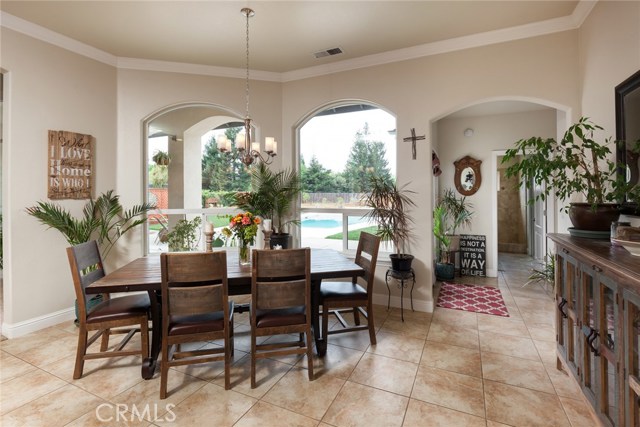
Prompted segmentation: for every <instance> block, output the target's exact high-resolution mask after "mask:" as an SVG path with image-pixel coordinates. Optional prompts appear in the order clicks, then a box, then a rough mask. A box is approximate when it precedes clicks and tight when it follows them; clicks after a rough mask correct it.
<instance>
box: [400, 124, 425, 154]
mask: <svg viewBox="0 0 640 427" xmlns="http://www.w3.org/2000/svg"><path fill="white" fill-rule="evenodd" d="M423 139H424V135H422V136H416V129H415V128H411V136H408V137H406V138H404V139H403V141H405V142H409V141H411V154H412V155H413V160H415V159H416V141H421V140H423Z"/></svg>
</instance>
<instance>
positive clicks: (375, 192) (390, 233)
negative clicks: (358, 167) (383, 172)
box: [364, 176, 415, 271]
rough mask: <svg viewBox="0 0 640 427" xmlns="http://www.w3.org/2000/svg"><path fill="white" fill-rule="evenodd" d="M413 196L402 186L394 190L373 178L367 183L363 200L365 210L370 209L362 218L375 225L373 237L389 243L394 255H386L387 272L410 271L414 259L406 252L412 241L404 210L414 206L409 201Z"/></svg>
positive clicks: (408, 220) (388, 183)
mask: <svg viewBox="0 0 640 427" xmlns="http://www.w3.org/2000/svg"><path fill="white" fill-rule="evenodd" d="M414 193H415V192H414V191H411V190H408V189H407V188H406V185H404V186H402V187H398V186H397V184H395V183H393V182H389V181H386V180H384V179H382V178H380V177H375V176H374V177H372V178H371V180H370V190H369V192H368V193H366V194H365V196H364V204H365V206H367V207H369V208H371V210H370V211H369V212H368V213H367V214H366V215H365V216H364V217H365V218H368V219H370V220H372V221H374V222H375V223H376V224H377V225H378V229H377V231H376V234H377V235H378V236H380V237H381V239H382V240H383V241H386V242H393V246H394V247H395V249H396V251H397V253H393V254H390V255H389V257H390V258H391V268H392V269H393V270H395V271H409V270H411V263H412V262H413V259H414V256H413V255H411V254H409V253H407V252H406V250H407V246H408V243H409V241H410V240H411V239H412V238H413V230H412V225H413V219H412V218H411V216H410V215H409V213H408V212H407V210H408V209H409V208H411V207H414V206H415V203H414V202H413V200H411V199H410V197H409V195H410V194H414Z"/></svg>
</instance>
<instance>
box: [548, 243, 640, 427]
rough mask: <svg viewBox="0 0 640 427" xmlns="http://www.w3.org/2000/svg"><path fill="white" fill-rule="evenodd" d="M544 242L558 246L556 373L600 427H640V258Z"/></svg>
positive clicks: (601, 247)
mask: <svg viewBox="0 0 640 427" xmlns="http://www.w3.org/2000/svg"><path fill="white" fill-rule="evenodd" d="M547 237H548V238H549V239H551V240H552V241H553V242H554V243H555V244H556V251H555V252H556V255H555V260H556V266H555V268H556V272H555V296H556V305H557V308H558V310H557V311H556V340H557V344H558V369H560V368H561V366H562V365H564V366H565V368H566V369H567V370H568V371H569V372H570V374H572V375H573V376H574V378H575V379H576V381H577V382H578V384H579V385H580V387H581V388H582V392H583V393H584V395H585V396H586V398H587V400H588V401H589V402H590V403H591V405H592V406H593V408H594V410H595V412H596V414H597V415H598V417H599V418H600V420H601V421H602V423H603V424H604V425H608V426H629V427H640V415H639V413H640V345H639V341H640V257H635V256H632V255H631V254H630V253H629V252H627V250H626V249H624V248H622V247H619V246H612V245H611V243H610V242H609V240H596V239H586V238H579V237H572V236H569V235H565V234H549V235H548V236H547Z"/></svg>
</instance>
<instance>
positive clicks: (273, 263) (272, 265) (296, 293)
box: [251, 248, 311, 316]
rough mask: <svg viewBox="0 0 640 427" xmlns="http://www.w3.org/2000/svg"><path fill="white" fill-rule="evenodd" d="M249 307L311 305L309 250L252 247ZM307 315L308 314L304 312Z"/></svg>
mask: <svg viewBox="0 0 640 427" xmlns="http://www.w3.org/2000/svg"><path fill="white" fill-rule="evenodd" d="M251 269H252V274H251V306H252V307H253V308H254V310H252V311H251V315H252V316H255V315H256V310H263V309H268V310H271V309H278V308H289V307H298V306H303V305H304V306H306V308H307V310H309V308H310V306H311V250H310V249H309V248H302V249H280V250H269V249H267V250H254V251H253V262H252V267H251ZM308 314H309V313H308Z"/></svg>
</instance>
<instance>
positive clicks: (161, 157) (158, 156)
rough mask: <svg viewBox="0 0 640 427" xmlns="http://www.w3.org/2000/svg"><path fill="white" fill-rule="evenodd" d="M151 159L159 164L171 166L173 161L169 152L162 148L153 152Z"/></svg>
mask: <svg viewBox="0 0 640 427" xmlns="http://www.w3.org/2000/svg"><path fill="white" fill-rule="evenodd" d="M151 159H152V160H153V161H154V162H155V164H156V165H158V166H169V163H171V157H170V156H169V153H167V152H166V151H162V150H157V151H156V152H155V153H154V154H153V157H151Z"/></svg>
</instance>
